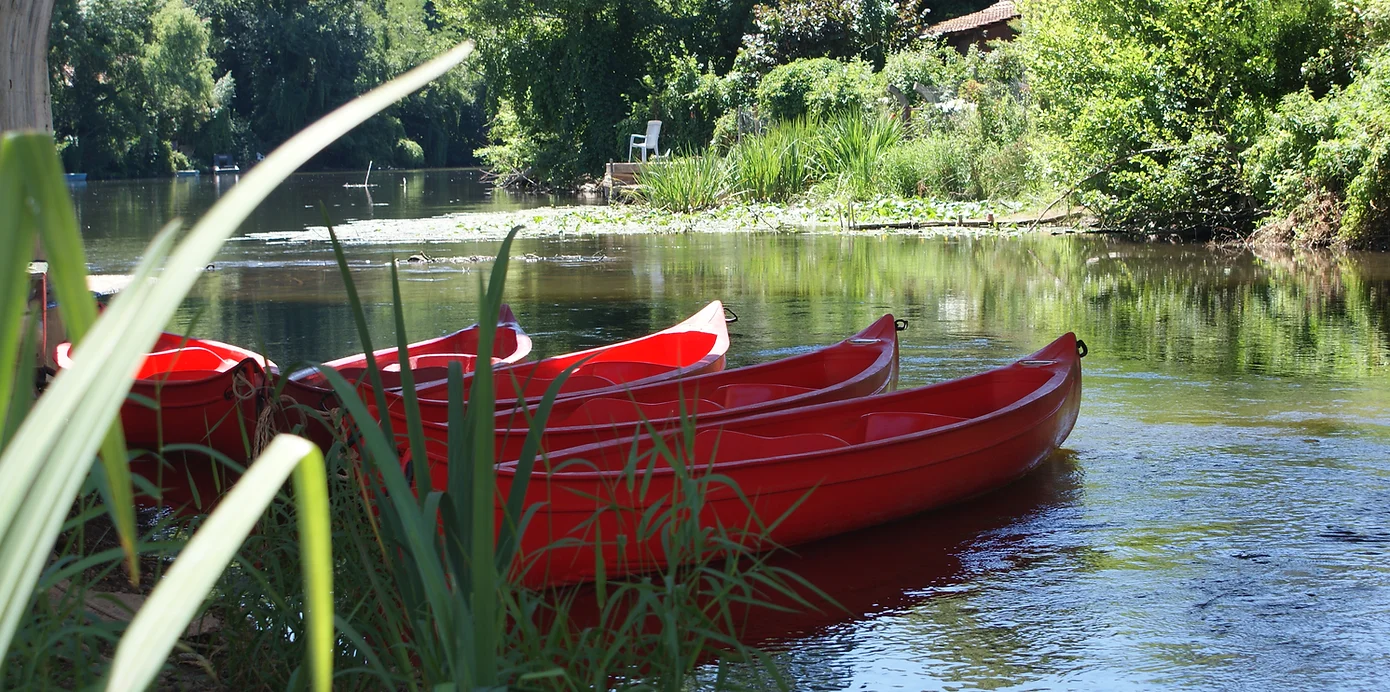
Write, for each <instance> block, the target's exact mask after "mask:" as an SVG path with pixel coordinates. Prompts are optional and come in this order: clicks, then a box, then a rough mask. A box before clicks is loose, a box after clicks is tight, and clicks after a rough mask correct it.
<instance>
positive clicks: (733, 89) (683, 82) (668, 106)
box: [617, 55, 750, 153]
mask: <svg viewBox="0 0 1390 692" xmlns="http://www.w3.org/2000/svg"><path fill="white" fill-rule="evenodd" d="M642 84H643V86H644V87H646V89H647V91H648V93H649V96H648V98H647V100H646V101H645V102H642V103H638V104H633V106H632V107H631V108H630V109H629V113H630V114H629V116H628V118H627V119H626V120H624V121H623V122H622V123H620V124H619V125H618V130H617V134H618V137H619V139H620V142H619V149H620V150H621V151H622V152H624V153H626V152H627V148H628V143H629V139H628V137H629V136H630V135H632V134H633V133H642V132H645V131H646V127H647V121H648V120H660V121H662V124H661V140H660V144H661V150H662V151H666V150H668V149H673V150H678V151H684V150H689V149H694V148H697V147H703V146H705V145H706V144H708V143H709V141H710V139H711V137H712V135H713V134H714V130H715V127H716V125H717V122H718V119H719V117H720V116H721V115H722V114H723V113H725V112H726V111H727V110H728V109H729V108H730V107H733V106H736V105H739V104H742V103H746V102H747V101H749V99H750V96H749V95H748V94H747V93H745V89H746V86H745V85H744V84H743V82H742V81H741V80H740V79H739V78H738V76H737V75H735V76H734V77H733V78H731V79H726V78H721V77H718V76H716V75H715V74H714V73H713V72H712V71H709V70H706V69H702V68H701V66H700V64H699V63H698V62H697V61H696V60H695V58H694V57H692V56H689V55H678V56H671V58H670V62H669V64H667V65H666V67H665V69H664V70H663V71H662V73H661V74H659V75H656V76H651V75H648V76H646V77H643V78H642Z"/></svg>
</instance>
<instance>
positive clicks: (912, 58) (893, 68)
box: [883, 44, 966, 100]
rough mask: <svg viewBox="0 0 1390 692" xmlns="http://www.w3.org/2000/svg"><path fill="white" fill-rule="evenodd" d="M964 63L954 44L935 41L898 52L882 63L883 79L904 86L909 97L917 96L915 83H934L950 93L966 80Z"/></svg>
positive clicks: (953, 92)
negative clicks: (952, 46)
mask: <svg viewBox="0 0 1390 692" xmlns="http://www.w3.org/2000/svg"><path fill="white" fill-rule="evenodd" d="M965 72H966V70H965V64H964V60H963V59H962V57H961V54H960V53H958V52H956V50H955V49H954V48H951V47H950V46H946V45H941V44H932V45H931V46H929V47H927V48H922V49H919V50H913V51H905V52H902V53H896V54H894V55H891V56H889V57H888V61H887V63H885V64H884V66H883V82H884V85H885V86H888V85H891V86H895V87H897V88H899V89H901V90H902V92H903V93H904V94H906V95H907V97H908V99H910V100H916V99H917V96H916V95H915V92H913V90H912V85H913V84H914V83H921V84H923V85H924V86H927V87H931V88H932V89H935V90H936V91H937V92H939V93H941V94H942V95H943V96H946V97H948V98H949V97H951V96H954V95H955V93H956V87H957V86H959V85H960V83H961V82H962V81H964V80H965Z"/></svg>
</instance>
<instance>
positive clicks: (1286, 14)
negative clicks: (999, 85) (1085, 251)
mask: <svg viewBox="0 0 1390 692" xmlns="http://www.w3.org/2000/svg"><path fill="white" fill-rule="evenodd" d="M1024 15H1025V17H1027V26H1026V27H1025V32H1024V35H1023V38H1022V43H1023V46H1022V53H1023V55H1024V56H1025V58H1026V60H1027V62H1028V64H1029V68H1030V75H1031V81H1030V87H1031V88H1033V89H1034V90H1035V91H1036V93H1037V94H1038V99H1039V101H1040V102H1041V103H1043V104H1044V105H1045V106H1046V113H1047V117H1048V122H1049V124H1050V125H1051V127H1053V128H1054V129H1055V131H1056V132H1058V133H1059V134H1060V135H1062V136H1064V137H1065V139H1066V143H1067V148H1068V152H1067V155H1066V156H1065V157H1064V160H1065V161H1066V162H1068V164H1069V166H1070V170H1069V171H1068V177H1069V178H1072V179H1081V178H1083V177H1085V176H1088V175H1092V174H1095V173H1096V172H1097V171H1102V170H1104V171H1108V174H1105V175H1094V177H1091V178H1089V179H1088V180H1087V182H1086V184H1085V185H1086V190H1087V195H1086V197H1087V199H1088V200H1089V202H1090V203H1093V204H1095V205H1097V206H1096V207H1094V209H1095V211H1097V212H1099V213H1100V214H1101V215H1102V217H1103V218H1104V219H1105V220H1106V221H1108V222H1109V223H1111V224H1114V225H1121V226H1132V227H1167V228H1169V229H1171V230H1175V231H1186V232H1190V233H1192V234H1194V235H1195V234H1198V233H1201V234H1205V233H1206V232H1207V231H1209V230H1210V227H1211V226H1213V225H1216V226H1222V227H1225V228H1229V229H1231V230H1237V231H1243V230H1249V228H1250V227H1251V226H1252V225H1253V221H1254V219H1255V217H1256V216H1257V206H1256V205H1255V204H1254V203H1253V196H1252V190H1251V188H1250V185H1249V182H1248V179H1247V178H1246V177H1245V176H1244V175H1242V171H1241V165H1240V157H1239V152H1242V151H1244V150H1245V149H1246V148H1248V147H1249V146H1250V145H1251V144H1252V143H1253V141H1254V139H1255V138H1256V137H1257V136H1258V135H1259V133H1260V131H1261V130H1262V128H1263V124H1264V120H1265V118H1266V117H1267V115H1268V114H1269V113H1270V112H1271V111H1272V110H1273V108H1274V107H1275V106H1276V105H1277V104H1278V103H1279V101H1280V99H1281V98H1282V97H1283V96H1285V95H1287V94H1290V93H1294V92H1297V91H1300V90H1302V89H1304V88H1308V89H1310V90H1311V91H1312V92H1313V93H1314V94H1317V93H1321V92H1325V91H1326V90H1327V89H1329V88H1331V87H1332V86H1334V85H1335V84H1337V83H1340V82H1344V81H1346V79H1347V78H1348V75H1347V74H1346V69H1345V67H1344V66H1345V65H1349V64H1352V61H1351V60H1350V56H1351V52H1352V50H1353V49H1354V46H1355V44H1356V43H1357V41H1358V40H1359V38H1358V37H1359V36H1360V35H1361V34H1362V33H1363V32H1364V28H1362V27H1361V24H1360V22H1359V20H1357V19H1356V13H1355V11H1354V10H1353V9H1351V7H1350V5H1349V4H1346V3H1341V2H1338V1H1337V0H1235V1H1234V2H1223V3H1209V2H1206V0H1156V1H1155V2H1151V3H1147V4H1146V5H1144V7H1143V9H1142V10H1139V9H1135V8H1133V7H1132V6H1125V5H1116V4H1114V3H1112V2H1109V1H1108V0H1057V1H1056V2H1049V3H1042V2H1033V3H1029V4H1028V5H1026V6H1025V10H1024ZM1001 60H1002V58H1001ZM996 67H999V68H1000V69H1007V68H1008V65H1007V64H1006V63H1004V64H1000V65H997V66H996Z"/></svg>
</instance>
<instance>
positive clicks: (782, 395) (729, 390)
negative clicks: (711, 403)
mask: <svg viewBox="0 0 1390 692" xmlns="http://www.w3.org/2000/svg"><path fill="white" fill-rule="evenodd" d="M809 391H812V390H811V389H810V388H809V387H793V386H792V385H789V384H757V383H749V384H726V385H724V386H723V387H720V388H719V389H716V390H714V399H715V401H719V402H721V403H723V404H724V408H737V407H739V406H752V405H754V404H761V403H764V402H768V401H776V400H777V399H786V398H787V397H792V396H796V395H798V394H805V393H806V392H809Z"/></svg>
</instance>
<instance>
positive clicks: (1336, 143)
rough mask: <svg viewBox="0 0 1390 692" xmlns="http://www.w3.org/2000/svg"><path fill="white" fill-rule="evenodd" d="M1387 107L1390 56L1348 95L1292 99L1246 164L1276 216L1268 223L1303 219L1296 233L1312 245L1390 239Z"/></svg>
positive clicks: (1375, 63)
mask: <svg viewBox="0 0 1390 692" xmlns="http://www.w3.org/2000/svg"><path fill="white" fill-rule="evenodd" d="M1386 103H1390V48H1381V49H1380V50H1379V51H1377V52H1376V53H1375V54H1373V55H1372V56H1371V57H1369V58H1368V59H1367V60H1366V62H1365V64H1364V65H1363V66H1362V69H1361V70H1360V71H1359V73H1358V74H1357V76H1356V78H1355V80H1354V81H1353V82H1352V83H1351V85H1350V86H1348V87H1347V88H1346V89H1335V90H1332V91H1331V92H1330V93H1329V94H1327V95H1326V96H1325V97H1324V98H1321V99H1318V98H1314V96H1313V94H1312V93H1311V91H1307V90H1305V91H1302V92H1299V93H1297V94H1293V95H1290V96H1289V97H1287V98H1285V99H1284V100H1283V102H1281V103H1280V105H1279V108H1278V111H1277V112H1276V113H1275V114H1274V116H1273V117H1272V118H1271V119H1270V125H1269V128H1268V130H1267V131H1266V132H1265V133H1264V134H1263V135H1262V136H1261V137H1260V138H1259V140H1258V141H1257V142H1256V143H1255V145H1254V146H1252V147H1251V148H1250V149H1249V151H1247V152H1246V156H1245V161H1246V171H1247V177H1248V180H1249V182H1250V185H1251V187H1252V188H1253V189H1254V191H1255V193H1256V194H1257V195H1258V196H1259V198H1260V199H1261V200H1262V202H1263V203H1264V205H1265V208H1266V209H1268V210H1269V212H1270V213H1271V216H1270V218H1269V219H1267V221H1280V220H1283V219H1285V218H1294V219H1298V220H1299V221H1300V223H1298V224H1293V225H1292V227H1291V228H1290V230H1291V231H1292V233H1293V234H1294V236H1295V237H1294V239H1295V240H1301V241H1303V242H1306V243H1309V244H1324V243H1327V242H1333V241H1340V242H1343V243H1347V244H1353V245H1357V244H1368V243H1370V242H1372V241H1373V240H1375V239H1376V238H1377V237H1382V238H1383V237H1385V236H1387V234H1390V214H1388V213H1387V210H1386V207H1385V202H1384V200H1385V199H1386V196H1387V192H1390V191H1387V190H1386V183H1387V177H1388V176H1390V112H1387V109H1386V107H1385V104H1386ZM1329 199H1330V200H1331V201H1332V202H1333V203H1332V204H1331V205H1328V204H1326V201H1327V200H1329ZM1321 217H1331V218H1321ZM1300 226H1306V227H1308V228H1316V227H1324V226H1325V227H1327V228H1328V230H1329V231H1332V232H1333V234H1334V235H1333V236H1331V237H1328V236H1326V235H1319V236H1317V237H1312V236H1307V237H1305V236H1303V234H1302V230H1303V229H1302V228H1300Z"/></svg>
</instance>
